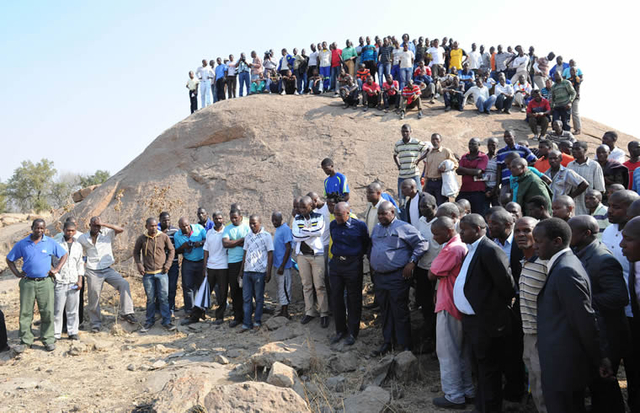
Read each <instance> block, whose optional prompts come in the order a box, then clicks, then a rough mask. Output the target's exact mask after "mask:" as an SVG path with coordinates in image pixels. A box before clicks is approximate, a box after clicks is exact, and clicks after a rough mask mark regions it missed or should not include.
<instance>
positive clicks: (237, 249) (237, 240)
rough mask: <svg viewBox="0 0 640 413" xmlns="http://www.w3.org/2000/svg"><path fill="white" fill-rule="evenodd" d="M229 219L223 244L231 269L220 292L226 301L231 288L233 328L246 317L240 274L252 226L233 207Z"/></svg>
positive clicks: (230, 325) (231, 323) (223, 234)
mask: <svg viewBox="0 0 640 413" xmlns="http://www.w3.org/2000/svg"><path fill="white" fill-rule="evenodd" d="M229 219H230V220H231V223H230V224H229V225H227V226H226V227H225V228H224V232H223V233H222V245H223V246H224V247H225V248H228V251H227V259H228V260H229V269H228V273H227V274H228V277H227V283H224V282H222V283H221V285H220V292H221V294H222V297H221V299H222V298H224V300H225V301H226V299H227V298H226V297H227V289H229V290H230V294H231V300H232V304H231V305H232V306H233V320H232V321H231V322H230V323H229V327H231V328H233V327H236V326H237V325H238V324H241V323H242V319H243V318H244V310H243V309H242V305H243V303H244V299H243V297H242V287H241V286H240V284H239V283H238V276H239V275H240V270H241V269H242V258H243V256H244V249H243V246H244V237H246V236H247V234H249V231H250V228H249V225H248V224H247V223H246V222H244V220H243V219H242V212H241V211H240V210H239V209H231V211H230V212H229ZM221 302H222V301H221Z"/></svg>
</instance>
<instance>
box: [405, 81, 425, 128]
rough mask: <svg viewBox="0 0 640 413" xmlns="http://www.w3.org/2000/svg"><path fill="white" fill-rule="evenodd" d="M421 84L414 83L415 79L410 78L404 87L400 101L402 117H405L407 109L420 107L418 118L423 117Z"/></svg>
mask: <svg viewBox="0 0 640 413" xmlns="http://www.w3.org/2000/svg"><path fill="white" fill-rule="evenodd" d="M420 93H421V90H420V86H418V85H414V84H413V80H411V79H408V80H407V84H406V85H405V87H404V88H403V89H402V102H401V103H400V119H404V115H405V113H406V111H407V109H413V108H415V107H416V106H417V107H418V119H422V100H421V99H420Z"/></svg>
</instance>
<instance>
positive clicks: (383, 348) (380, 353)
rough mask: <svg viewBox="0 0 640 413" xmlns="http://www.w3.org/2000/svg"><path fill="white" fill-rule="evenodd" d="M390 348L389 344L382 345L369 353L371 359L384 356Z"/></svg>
mask: <svg viewBox="0 0 640 413" xmlns="http://www.w3.org/2000/svg"><path fill="white" fill-rule="evenodd" d="M392 348H393V347H392V346H391V343H384V344H383V345H381V346H380V348H379V349H377V350H373V351H372V352H371V356H372V357H379V356H384V355H385V354H387V353H388V352H390V351H391V350H392Z"/></svg>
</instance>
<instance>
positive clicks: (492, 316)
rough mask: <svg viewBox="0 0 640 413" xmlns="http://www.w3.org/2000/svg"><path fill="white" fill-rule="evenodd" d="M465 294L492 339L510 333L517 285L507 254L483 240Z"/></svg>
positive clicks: (476, 254)
mask: <svg viewBox="0 0 640 413" xmlns="http://www.w3.org/2000/svg"><path fill="white" fill-rule="evenodd" d="M464 295H465V297H467V300H468V301H469V304H471V307H472V308H473V311H474V312H475V313H476V317H477V320H476V322H477V323H479V325H478V327H479V328H480V329H481V330H483V331H484V332H485V333H486V334H488V335H489V336H490V337H500V336H503V335H506V334H508V333H509V332H510V330H509V327H510V325H511V321H510V320H511V318H510V313H511V309H510V306H511V300H512V298H513V296H514V295H515V286H514V282H513V277H511V271H510V270H509V262H508V260H507V255H506V254H505V253H504V251H502V250H501V249H500V247H499V246H497V245H496V244H495V243H494V242H493V241H491V240H490V239H488V238H487V237H483V238H482V240H481V241H480V243H479V244H478V249H477V250H476V252H475V254H474V255H473V259H472V260H471V262H470V263H469V270H468V272H467V278H466V281H465V284H464Z"/></svg>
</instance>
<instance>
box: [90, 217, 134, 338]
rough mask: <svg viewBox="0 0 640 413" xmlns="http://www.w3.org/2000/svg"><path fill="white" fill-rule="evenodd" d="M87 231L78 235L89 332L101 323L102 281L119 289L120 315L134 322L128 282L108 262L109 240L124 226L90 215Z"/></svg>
mask: <svg viewBox="0 0 640 413" xmlns="http://www.w3.org/2000/svg"><path fill="white" fill-rule="evenodd" d="M89 227H90V230H89V232H88V233H87V232H85V233H84V234H82V235H81V236H80V238H78V242H79V243H80V245H82V247H83V248H84V252H85V255H86V256H87V263H86V265H85V276H86V278H87V288H88V290H89V320H90V322H91V332H92V333H97V332H99V331H100V328H101V326H102V320H101V319H100V294H101V293H102V286H103V285H104V283H105V281H106V282H107V283H108V284H109V285H111V286H112V287H113V288H115V289H116V290H118V293H120V318H122V319H123V320H125V321H126V322H128V323H129V324H136V323H137V321H136V319H135V317H134V316H133V299H132V298H131V290H130V288H129V282H127V280H125V279H124V278H122V275H120V274H118V273H117V272H116V271H115V270H114V269H113V268H111V266H112V265H113V264H114V263H115V262H116V260H115V258H113V250H112V243H113V239H114V238H115V237H116V235H118V234H122V233H123V232H124V229H123V228H122V227H120V226H118V225H113V224H107V223H105V222H102V220H101V219H100V217H92V218H91V221H89Z"/></svg>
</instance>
